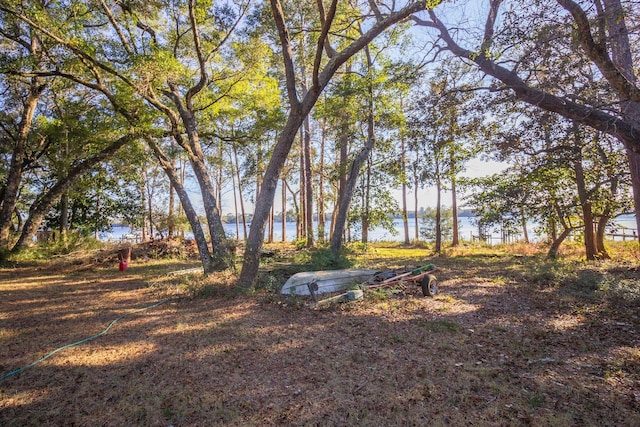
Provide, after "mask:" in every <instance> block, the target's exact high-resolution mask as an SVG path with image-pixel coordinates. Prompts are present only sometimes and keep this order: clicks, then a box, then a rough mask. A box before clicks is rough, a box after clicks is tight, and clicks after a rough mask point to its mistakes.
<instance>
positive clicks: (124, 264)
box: [118, 259, 129, 271]
mask: <svg viewBox="0 0 640 427" xmlns="http://www.w3.org/2000/svg"><path fill="white" fill-rule="evenodd" d="M127 267H129V266H128V265H127V260H124V259H123V260H122V261H120V265H119V266H118V270H120V271H125V270H126V269H127Z"/></svg>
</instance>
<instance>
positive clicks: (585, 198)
mask: <svg viewBox="0 0 640 427" xmlns="http://www.w3.org/2000/svg"><path fill="white" fill-rule="evenodd" d="M573 131H574V136H575V139H576V142H575V144H576V153H575V156H576V157H575V158H574V160H573V169H574V172H575V174H576V186H577V187H578V200H579V201H580V208H581V209H582V218H583V221H584V248H585V252H586V256H587V259H588V260H589V261H593V260H594V259H596V239H595V234H594V232H593V211H592V205H591V200H589V194H588V191H587V184H586V180H585V177H584V169H583V166H582V141H581V135H580V130H579V129H578V124H577V123H576V124H575V125H574V130H573Z"/></svg>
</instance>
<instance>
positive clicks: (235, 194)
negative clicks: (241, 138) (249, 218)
mask: <svg viewBox="0 0 640 427" xmlns="http://www.w3.org/2000/svg"><path fill="white" fill-rule="evenodd" d="M230 166H231V185H232V187H233V213H234V218H235V224H236V239H238V240H240V220H239V219H240V212H239V211H238V190H237V189H238V187H237V186H236V171H235V167H234V164H233V158H231V162H230Z"/></svg>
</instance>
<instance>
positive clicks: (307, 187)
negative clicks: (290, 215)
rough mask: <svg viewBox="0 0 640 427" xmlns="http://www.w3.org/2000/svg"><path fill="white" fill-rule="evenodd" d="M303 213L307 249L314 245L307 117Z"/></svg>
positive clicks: (307, 124)
mask: <svg viewBox="0 0 640 427" xmlns="http://www.w3.org/2000/svg"><path fill="white" fill-rule="evenodd" d="M303 123H304V126H303V129H304V144H303V148H304V155H303V159H304V198H305V203H304V212H305V220H304V222H305V225H306V229H305V240H306V241H307V247H308V248H310V247H312V246H313V244H314V238H313V176H312V170H311V130H310V126H309V116H307V117H306V118H305V119H304V122H303Z"/></svg>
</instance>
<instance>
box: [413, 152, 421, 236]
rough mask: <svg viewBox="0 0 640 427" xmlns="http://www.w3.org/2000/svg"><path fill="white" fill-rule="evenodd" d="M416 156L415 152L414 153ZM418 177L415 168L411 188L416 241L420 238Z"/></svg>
mask: <svg viewBox="0 0 640 427" xmlns="http://www.w3.org/2000/svg"><path fill="white" fill-rule="evenodd" d="M416 156H417V153H416ZM419 181H420V179H419V177H418V172H417V170H415V169H414V170H413V188H414V192H413V206H414V209H413V222H414V224H413V226H414V227H415V229H414V239H415V241H416V242H418V241H419V240H420V232H419V225H418V222H419V221H418V211H419V209H420V207H419V206H418V188H419V185H420V182H419Z"/></svg>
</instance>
